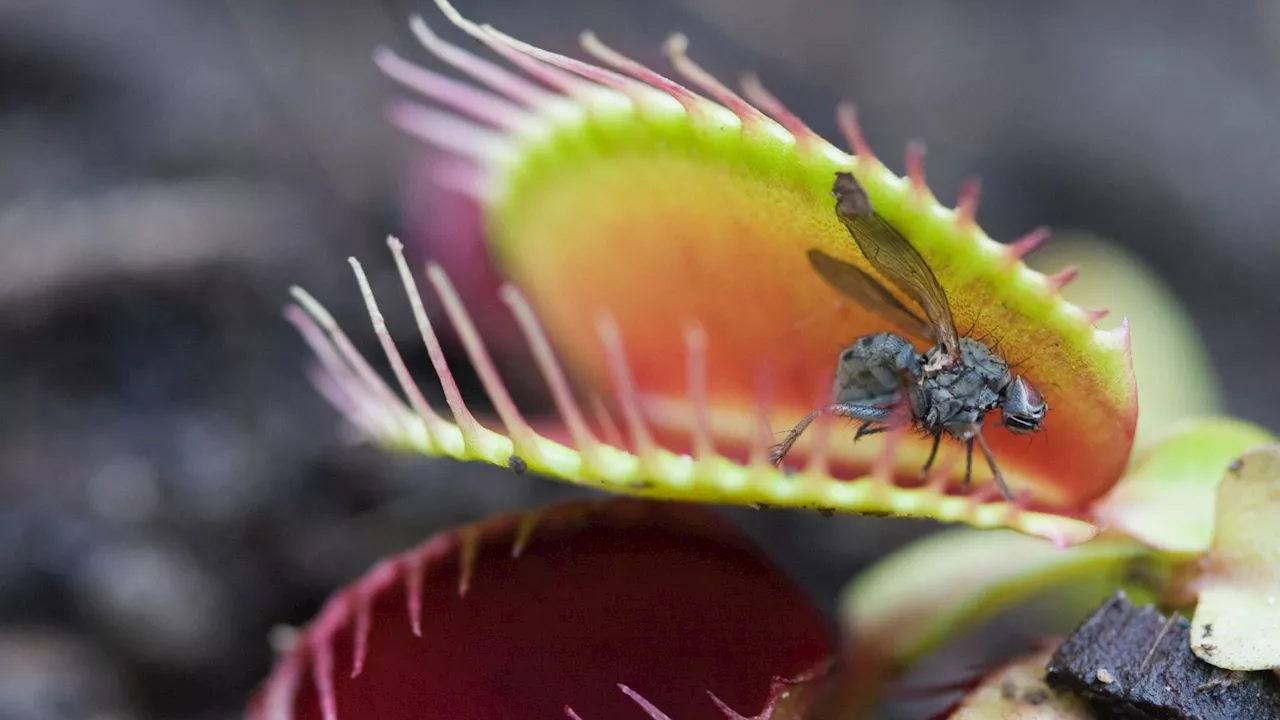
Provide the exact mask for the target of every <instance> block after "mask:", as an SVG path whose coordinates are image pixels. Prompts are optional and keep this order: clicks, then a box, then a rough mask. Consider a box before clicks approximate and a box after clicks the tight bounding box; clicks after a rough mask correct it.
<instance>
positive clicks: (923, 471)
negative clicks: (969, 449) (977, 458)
mask: <svg viewBox="0 0 1280 720" xmlns="http://www.w3.org/2000/svg"><path fill="white" fill-rule="evenodd" d="M940 442H942V431H941V430H937V431H935V432H934V433H933V449H932V450H930V451H929V459H928V460H925V461H924V467H922V468H920V479H921V480H924V479H925V478H927V477H929V468H932V467H933V460H934V458H936V457H938V443H940ZM970 457H972V455H971V456H970ZM964 477H965V482H966V483H967V482H969V474H968V472H966V473H965V476H964Z"/></svg>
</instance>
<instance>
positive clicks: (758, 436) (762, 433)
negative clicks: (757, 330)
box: [748, 365, 774, 467]
mask: <svg viewBox="0 0 1280 720" xmlns="http://www.w3.org/2000/svg"><path fill="white" fill-rule="evenodd" d="M773 390H774V377H773V373H772V371H770V370H769V368H767V367H765V366H763V365H761V366H760V367H759V368H757V369H756V398H755V399H756V401H755V425H754V428H753V431H752V433H751V449H750V455H749V458H750V459H749V460H748V464H749V465H750V466H751V467H764V466H767V465H769V464H770V463H769V451H770V449H771V448H772V447H773V444H774V443H773V429H772V428H771V427H770V426H769V409H770V407H771V406H772V404H773Z"/></svg>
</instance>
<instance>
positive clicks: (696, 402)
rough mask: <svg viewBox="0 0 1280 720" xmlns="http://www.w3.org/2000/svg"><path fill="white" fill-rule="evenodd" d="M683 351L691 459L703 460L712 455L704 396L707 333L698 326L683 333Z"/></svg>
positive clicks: (713, 453) (706, 401) (708, 408)
mask: <svg viewBox="0 0 1280 720" xmlns="http://www.w3.org/2000/svg"><path fill="white" fill-rule="evenodd" d="M684 347H685V358H686V367H685V372H686V374H687V376H688V384H689V402H690V403H691V404H692V405H693V456H694V458H696V459H698V460H707V459H710V458H711V457H712V456H714V455H715V447H714V446H713V445H712V442H711V414H710V413H711V401H710V399H709V397H708V395H707V333H706V331H705V330H703V329H702V327H701V326H700V325H697V326H690V327H688V328H686V329H685V334H684Z"/></svg>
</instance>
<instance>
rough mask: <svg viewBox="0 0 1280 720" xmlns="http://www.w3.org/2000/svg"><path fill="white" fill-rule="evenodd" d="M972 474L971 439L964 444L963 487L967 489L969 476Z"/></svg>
mask: <svg viewBox="0 0 1280 720" xmlns="http://www.w3.org/2000/svg"><path fill="white" fill-rule="evenodd" d="M972 472H973V438H969V439H968V440H966V441H965V443H964V487H965V489H966V490H967V489H968V488H969V474H970V473H972Z"/></svg>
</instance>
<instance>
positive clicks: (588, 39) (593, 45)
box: [581, 31, 710, 118]
mask: <svg viewBox="0 0 1280 720" xmlns="http://www.w3.org/2000/svg"><path fill="white" fill-rule="evenodd" d="M581 42H582V48H583V49H584V50H586V51H587V52H588V53H590V54H591V55H592V56H594V57H595V58H596V59H597V60H599V61H601V62H603V63H605V64H606V65H609V66H611V67H613V68H615V69H616V70H618V71H619V72H623V73H626V74H627V75H630V76H631V77H633V78H635V79H637V80H639V81H640V82H642V83H644V84H645V85H648V86H650V87H652V88H654V89H655V90H659V91H661V92H664V93H666V94H667V95H670V96H671V97H672V98H674V99H675V100H676V102H679V103H680V105H681V106H682V107H683V108H684V109H685V112H687V113H689V115H690V116H693V117H699V118H701V117H705V116H706V114H707V106H708V105H709V104H710V103H709V102H708V101H707V100H706V99H705V98H703V97H702V96H700V95H698V94H697V93H695V92H693V91H692V90H690V89H688V88H686V87H685V86H683V85H681V84H680V83H678V82H675V81H674V80H671V79H669V78H667V77H664V76H663V75H660V74H658V73H657V72H654V71H653V70H651V69H649V68H648V67H645V66H644V65H641V64H640V63H638V62H636V61H635V60H632V59H631V58H629V57H626V56H625V55H623V54H621V53H619V52H618V51H616V50H614V49H613V48H611V47H609V46H608V45H605V44H604V43H603V42H601V41H600V39H599V38H597V37H596V36H595V34H593V33H591V32H590V31H587V32H584V33H582V35H581Z"/></svg>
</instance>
